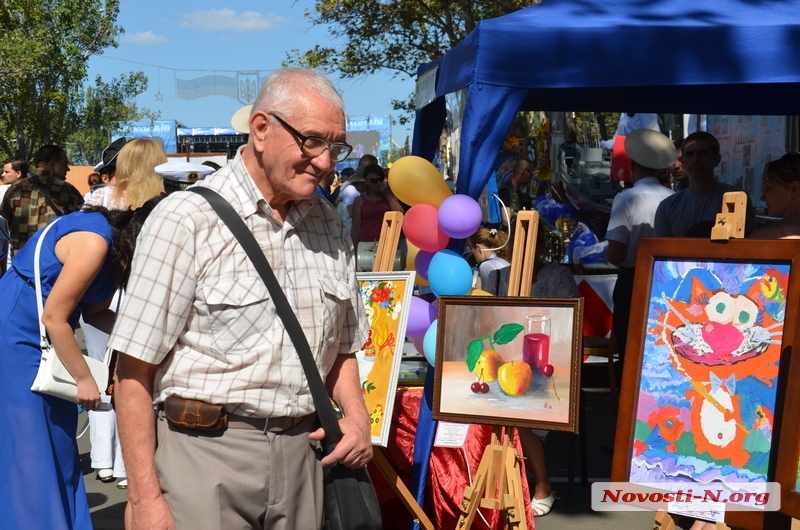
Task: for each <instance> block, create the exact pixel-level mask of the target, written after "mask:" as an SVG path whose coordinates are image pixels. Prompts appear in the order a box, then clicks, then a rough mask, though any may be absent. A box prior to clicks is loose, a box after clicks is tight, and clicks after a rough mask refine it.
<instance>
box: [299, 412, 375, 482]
mask: <svg viewBox="0 0 800 530" xmlns="http://www.w3.org/2000/svg"><path fill="white" fill-rule="evenodd" d="M355 416H359V415H358V414H356V415H355ZM369 426H370V422H369V416H367V415H366V414H364V415H363V417H359V418H354V417H353V415H349V416H345V417H344V418H342V419H341V420H339V428H340V429H341V430H342V435H343V436H342V439H341V441H340V442H339V443H338V444H336V449H334V450H333V452H332V453H331V454H329V455H327V456H326V457H325V458H323V459H322V460H321V461H320V463H321V464H322V465H323V466H330V465H332V464H334V463H336V462H339V463H341V464H344V465H345V466H347V467H350V468H353V469H359V468H362V467H364V466H366V465H367V464H368V463H369V461H370V460H372V437H371V435H370V432H369ZM308 437H309V438H310V439H311V440H319V441H322V440H323V439H324V438H325V431H324V430H323V429H322V428H321V427H320V428H319V429H317V430H316V431H314V432H312V433H311V434H309V435H308Z"/></svg>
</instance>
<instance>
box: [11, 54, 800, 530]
mask: <svg viewBox="0 0 800 530" xmlns="http://www.w3.org/2000/svg"><path fill="white" fill-rule="evenodd" d="M248 124H249V132H250V134H249V137H248V141H247V143H246V144H245V145H244V146H242V147H241V148H240V149H239V151H238V152H237V154H236V157H235V158H234V159H232V160H231V161H230V162H229V163H228V164H227V165H226V166H225V167H223V168H210V167H207V166H196V165H193V164H185V163H173V162H168V161H167V156H166V153H165V152H164V150H163V148H162V147H161V146H160V145H159V144H158V143H156V142H154V141H152V140H150V139H133V140H126V139H124V138H121V139H119V140H116V141H114V142H112V144H111V145H109V146H108V147H107V148H106V150H105V151H104V152H103V156H102V161H101V162H100V163H99V164H98V165H97V166H96V167H95V172H94V173H92V174H91V175H90V176H89V178H88V182H87V183H88V184H89V187H90V192H89V193H88V194H86V196H82V195H81V194H80V192H78V190H77V189H76V188H75V187H74V186H72V185H71V184H69V183H68V182H67V181H66V175H67V172H68V171H69V164H68V159H67V153H66V152H65V151H64V149H62V148H61V147H59V146H56V145H46V146H43V147H41V148H40V149H39V150H38V151H37V152H36V153H35V155H34V157H33V168H34V170H33V171H30V172H29V171H28V165H27V163H26V162H25V161H24V160H20V159H9V160H7V161H6V162H5V164H4V168H3V173H2V178H3V182H4V184H5V185H4V186H3V187H0V197H1V198H2V200H0V215H1V216H2V220H3V221H4V222H0V235H2V236H3V240H4V241H7V242H8V247H9V248H8V254H9V255H10V256H11V259H10V261H8V262H7V261H6V260H5V259H4V260H2V261H3V264H2V265H3V268H4V270H5V267H6V266H8V268H7V270H6V271H5V274H3V275H2V277H0V306H2V307H4V308H13V310H6V311H4V312H3V313H2V314H0V337H2V348H3V352H2V355H0V380H2V381H3V384H2V385H0V402H2V403H3V406H2V407H0V422H3V424H4V425H7V426H11V427H9V428H7V429H6V430H5V431H4V432H3V434H2V435H0V466H2V467H3V468H4V469H6V470H7V471H6V480H4V481H0V513H2V514H4V517H6V518H7V519H6V520H7V521H11V522H10V523H9V524H8V525H7V527H8V528H74V529H84V528H91V527H92V523H91V518H90V515H89V505H88V501H87V497H86V490H85V486H84V482H83V475H82V472H81V465H80V459H79V455H78V448H77V440H76V428H77V418H78V408H76V406H75V405H74V404H73V403H70V402H68V401H65V400H62V399H59V398H56V397H53V396H49V395H46V394H41V393H37V392H33V391H31V390H30V387H31V383H32V381H33V378H34V376H35V374H36V372H37V369H38V366H39V360H40V358H41V349H40V341H39V336H38V335H39V328H38V322H37V320H38V316H37V310H36V300H35V296H36V295H35V290H34V288H33V285H34V283H35V280H36V278H35V272H34V271H35V267H34V265H35V263H34V260H35V259H36V252H35V249H36V248H37V247H40V249H41V250H40V253H41V255H40V256H39V258H38V259H39V262H40V265H41V274H40V278H41V283H42V291H43V295H44V298H45V300H44V309H43V313H42V322H43V323H44V325H45V328H46V330H47V334H48V336H49V338H50V340H51V342H52V344H53V346H54V348H55V351H56V353H57V355H58V357H59V359H60V360H61V361H62V363H63V364H64V366H65V367H66V368H67V370H68V371H69V373H70V374H71V375H72V377H73V378H74V380H75V382H76V384H77V402H78V405H79V406H80V407H82V408H83V409H85V410H87V411H89V415H90V422H91V445H92V449H91V465H92V467H93V468H94V469H95V470H96V473H95V475H96V477H97V478H98V479H99V480H101V481H103V482H117V486H118V487H120V488H127V491H128V499H129V507H128V508H129V509H128V510H127V511H126V525H128V526H129V527H142V528H144V527H147V528H172V527H178V528H190V527H197V528H207V527H208V525H209V521H215V523H214V524H215V525H216V526H218V527H219V528H239V527H247V528H277V529H281V528H286V529H288V528H320V527H321V524H322V520H323V497H322V489H323V479H322V477H323V467H324V466H329V465H331V464H334V463H336V462H338V463H340V464H342V465H345V466H347V467H351V468H361V467H364V466H365V465H366V464H367V463H368V462H369V461H370V460H371V458H372V444H371V437H370V417H369V415H368V414H367V410H366V408H365V406H364V400H363V393H362V389H361V386H360V379H359V374H358V367H357V363H356V359H355V352H357V351H358V350H359V349H360V348H361V347H362V345H363V344H364V343H365V342H366V341H367V338H368V331H369V330H368V320H367V318H366V314H365V310H364V307H363V304H362V302H361V298H360V294H359V291H358V286H357V282H356V250H355V248H356V245H358V244H359V243H369V242H374V241H376V240H377V239H378V237H379V235H380V229H381V225H382V221H383V216H384V214H385V213H386V212H389V211H403V204H401V202H400V201H399V200H398V199H397V197H395V196H394V194H393V193H392V190H391V189H390V188H389V186H388V171H389V170H388V169H386V168H383V167H381V166H380V165H378V160H377V159H375V157H373V156H371V155H365V156H364V157H362V159H361V160H360V161H359V165H358V167H357V168H355V169H348V170H345V171H343V172H342V175H341V178H339V177H337V175H336V173H335V171H334V169H335V166H336V163H337V162H340V161H342V160H344V159H346V158H347V157H348V155H349V154H350V152H351V150H352V147H351V146H349V145H348V144H347V143H346V141H345V138H346V137H345V119H344V104H343V101H342V99H341V96H340V95H339V94H338V93H337V91H336V90H335V89H334V87H333V86H332V85H331V84H330V83H329V82H328V81H327V80H326V79H325V78H324V77H322V76H320V75H318V74H316V73H313V72H310V71H307V70H299V69H285V70H279V71H276V72H275V73H273V74H272V75H271V76H270V77H269V78H268V79H267V80H266V81H265V83H264V85H263V86H262V88H261V91H260V92H259V95H258V97H257V99H256V101H255V103H254V104H253V106H252V109H250V115H249V121H248ZM625 149H626V151H627V153H628V155H629V156H630V158H631V176H632V179H633V182H634V186H633V188H632V189H629V190H625V191H623V192H621V193H619V194H618V195H617V196H616V197H615V199H614V201H613V206H612V212H611V220H610V223H609V227H608V232H607V239H608V241H609V244H608V251H607V259H608V261H609V262H610V263H613V264H615V265H618V266H619V268H620V269H619V279H618V281H617V287H616V288H615V291H614V304H615V311H614V315H615V316H614V330H615V333H616V335H617V338H618V339H620V338H624V337H625V336H627V333H626V331H625V328H626V326H627V320H628V314H629V310H630V304H631V298H632V296H633V281H632V280H633V267H634V266H635V256H636V251H637V248H638V244H639V241H640V240H641V239H642V238H645V237H652V236H660V237H708V236H709V234H710V230H711V227H712V226H713V223H714V218H715V216H716V213H717V212H718V211H719V209H720V205H721V202H722V195H723V194H724V193H725V192H727V191H732V190H733V189H734V188H733V187H731V186H729V185H726V184H722V183H720V182H718V181H717V180H716V179H715V178H714V168H715V167H716V166H717V165H718V164H719V163H720V148H719V143H718V142H717V140H716V138H714V137H713V136H712V135H710V134H708V133H705V132H697V133H693V134H691V135H689V136H688V137H687V138H686V139H685V140H683V142H682V143H679V144H677V145H676V144H674V143H673V142H672V141H670V140H669V139H667V137H666V136H664V135H663V134H661V133H660V132H657V131H654V130H652V129H648V128H640V129H634V130H631V131H626V139H625ZM664 172H667V174H669V175H671V176H672V177H673V179H674V180H675V181H676V182H679V185H675V186H673V187H675V188H680V190H679V191H674V190H673V189H670V188H667V187H664V186H663V185H662V183H661V182H660V181H659V176H661V175H664V174H665V173H664ZM189 175H191V178H190V177H189ZM532 178H533V163H532V162H530V161H528V160H520V161H518V162H517V164H516V166H515V168H514V172H513V175H512V177H511V178H510V179H509V181H508V183H507V185H505V186H504V187H503V188H502V189H500V190H499V194H500V195H501V196H502V197H503V198H504V202H505V204H506V206H507V210H506V211H505V212H503V213H504V215H503V218H504V222H503V223H502V224H501V225H500V226H496V227H486V228H481V229H479V230H478V231H477V232H476V233H475V234H474V235H472V236H471V237H470V238H468V240H467V245H468V246H469V249H470V251H471V254H472V256H473V257H474V260H475V262H476V268H477V272H478V277H479V281H480V284H479V286H480V287H481V288H483V289H485V290H487V291H489V292H491V293H493V294H497V295H504V294H505V292H506V291H507V288H508V277H509V272H510V261H511V258H510V256H511V246H512V245H513V239H511V238H509V237H508V233H507V232H508V226H513V220H514V216H515V214H516V213H517V212H518V211H519V210H520V209H522V208H526V207H528V206H529V205H528V203H527V202H526V200H529V197H528V198H527V199H526V196H525V193H524V192H523V190H524V188H525V186H526V185H527V184H529V183H530V181H531V179H532ZM195 182H196V186H200V187H205V188H208V189H210V190H213V191H215V192H217V193H218V194H219V195H221V196H222V198H223V199H224V200H226V201H227V202H229V203H230V204H231V205H232V206H233V207H234V209H235V210H236V211H237V212H238V213H239V215H240V216H241V217H242V218H243V220H244V222H245V224H246V225H247V227H248V228H249V229H250V231H251V232H252V233H253V235H254V236H255V238H256V240H257V241H258V243H259V246H260V247H261V248H262V250H263V251H264V253H265V256H266V257H267V259H268V260H269V262H270V264H271V266H272V269H273V271H275V274H276V277H277V280H278V282H279V284H280V285H281V287H282V288H283V289H284V290H285V292H286V294H287V298H288V299H289V301H290V304H291V306H292V309H293V310H294V312H295V313H296V315H297V317H298V319H299V321H300V323H301V325H302V327H303V331H304V332H305V334H306V336H307V338H308V342H309V344H310V345H311V346H312V351H313V354H314V358H315V360H316V364H317V368H318V369H319V371H320V373H321V374H322V376H323V379H324V380H325V382H326V386H327V388H328V390H329V392H330V394H331V397H332V398H333V399H334V400H335V401H336V402H337V403H338V405H339V407H340V408H341V409H342V411H343V413H344V417H343V418H342V419H341V421H340V425H341V429H342V432H343V435H344V437H343V439H342V440H341V441H340V442H339V444H338V445H337V446H336V449H335V450H334V451H333V452H332V453H330V454H328V455H327V456H325V457H324V458H321V457H320V454H319V443H320V442H321V441H322V440H323V438H324V434H325V433H324V432H323V431H322V429H321V428H319V427H318V426H317V423H316V421H315V414H314V406H313V401H312V398H311V394H310V389H309V388H308V384H307V383H306V378H305V376H304V372H303V368H302V367H301V365H300V362H299V359H298V357H297V355H296V352H295V350H294V347H293V345H292V343H291V341H289V340H288V338H287V335H286V330H285V327H284V324H283V322H282V320H281V318H280V316H279V314H278V312H277V309H276V306H275V304H274V303H273V302H272V299H271V297H270V296H269V294H268V292H267V289H266V286H265V285H264V283H263V281H262V280H261V278H260V276H259V274H258V272H257V271H256V269H255V267H254V265H253V264H252V263H251V261H250V260H249V259H248V257H247V255H246V254H245V252H244V251H243V249H242V248H241V247H240V246H239V245H235V244H232V239H233V238H232V236H231V231H230V230H229V229H228V228H227V227H226V225H225V223H224V222H222V221H221V220H220V218H219V217H218V215H217V214H216V213H215V211H214V210H213V209H212V208H211V206H210V204H209V203H208V202H207V201H206V200H205V199H204V198H203V197H201V196H200V195H197V194H192V193H171V192H173V191H179V190H183V189H185V188H186V187H187V186H188V185H190V184H192V183H195ZM762 199H763V200H765V202H766V204H767V208H768V213H769V215H771V216H774V217H780V218H781V220H780V221H777V222H775V223H772V224H769V225H765V226H762V227H760V228H758V229H756V228H755V215H754V209H753V206H752V202H751V201H748V204H747V222H746V228H745V231H746V234H747V235H748V236H749V237H754V238H761V239H777V238H798V237H800V217H799V216H800V213H798V211H800V155H798V154H794V155H784V156H783V157H781V158H780V159H777V160H774V161H771V162H770V163H768V164H767V166H766V168H765V170H764V191H763V196H762ZM55 219H58V220H59V222H58V223H54V222H53V221H54V220H55ZM48 225H50V226H52V230H49V231H48V232H47V233H46V234H45V232H44V230H43V229H44V228H45V227H47V226H48ZM546 245H547V243H546V238H545V237H544V232H543V231H540V233H539V238H538V242H537V250H538V252H537V256H536V258H537V259H536V264H535V268H534V271H533V284H532V286H531V290H530V295H531V296H538V297H576V296H580V294H579V292H578V289H577V285H576V283H575V280H574V278H573V277H572V275H571V273H570V271H569V270H568V269H567V268H565V267H562V266H560V265H558V264H552V263H546V262H545V260H544V256H545V252H544V251H545V249H546ZM0 272H3V271H0ZM79 325H80V326H81V327H82V328H83V330H84V336H85V338H86V349H87V351H88V353H89V355H91V356H94V357H95V358H104V356H105V351H106V349H107V348H110V349H111V350H114V351H115V352H117V357H116V364H115V373H114V381H113V394H108V393H107V392H106V389H102V388H98V387H97V384H96V383H95V382H94V380H93V378H92V377H91V375H90V373H89V369H88V366H87V364H86V362H85V360H84V358H83V355H82V353H81V346H80V345H79V343H78V341H77V339H76V338H75V334H74V331H75V329H76V328H77V327H78V326H79ZM618 342H619V344H620V347H621V348H624V340H619V341H618ZM623 352H624V349H621V350H620V353H623ZM623 358H624V357H623ZM112 398H113V407H109V406H107V404H109V403H111V401H112ZM167 403H169V406H167ZM104 404H106V405H104ZM101 409H103V410H101ZM109 409H110V410H109ZM175 410H178V413H177V414H176V413H175ZM207 420H213V421H207ZM545 436H546V432H543V431H530V430H521V431H520V439H521V445H522V447H523V452H524V453H525V456H526V457H527V458H528V462H529V467H530V469H531V470H532V474H533V476H534V481H535V483H534V485H533V487H532V499H531V507H532V509H533V512H534V513H535V514H536V515H537V516H541V515H546V514H547V513H548V512H549V511H550V509H551V508H552V505H553V502H554V500H555V494H554V490H553V486H552V484H551V483H550V480H549V478H548V476H547V468H546V467H547V466H546V456H545V450H544V443H543V441H544V439H545ZM309 441H310V442H311V443H309ZM198 462H203V465H202V466H201V465H198ZM212 469H213V473H211V472H210V470H212ZM198 499H201V500H202V501H200V502H199V501H198ZM42 506H47V507H48V509H41V507H42Z"/></svg>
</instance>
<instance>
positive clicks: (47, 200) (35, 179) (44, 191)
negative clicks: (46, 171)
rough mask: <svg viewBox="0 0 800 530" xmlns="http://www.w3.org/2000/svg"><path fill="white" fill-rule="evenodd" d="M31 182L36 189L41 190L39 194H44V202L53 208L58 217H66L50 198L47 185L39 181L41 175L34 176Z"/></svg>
mask: <svg viewBox="0 0 800 530" xmlns="http://www.w3.org/2000/svg"><path fill="white" fill-rule="evenodd" d="M31 182H32V183H33V185H34V186H36V189H37V190H39V193H41V194H42V197H44V202H45V203H47V205H48V206H49V207H50V208H52V209H53V211H54V212H56V216H58V217H61V216H62V215H64V212H62V211H61V209H60V208H59V207H58V206H56V205H55V203H54V202H53V200H52V199H51V198H50V192H48V191H47V188H45V185H44V184H43V183H41V182H40V181H39V175H35V174H34V175H33V176H32V177H31Z"/></svg>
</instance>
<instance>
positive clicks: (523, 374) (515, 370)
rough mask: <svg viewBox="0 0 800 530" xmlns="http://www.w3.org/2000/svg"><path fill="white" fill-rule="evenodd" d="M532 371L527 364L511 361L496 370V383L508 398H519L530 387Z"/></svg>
mask: <svg viewBox="0 0 800 530" xmlns="http://www.w3.org/2000/svg"><path fill="white" fill-rule="evenodd" d="M531 381H533V370H531V367H530V365H529V364H528V363H525V362H521V361H512V362H510V363H505V364H503V365H502V366H500V368H499V369H498V370H497V382H498V383H500V388H501V389H502V390H503V392H505V393H506V394H508V395H509V396H521V395H522V394H524V393H525V392H527V391H528V389H529V388H530V387H531Z"/></svg>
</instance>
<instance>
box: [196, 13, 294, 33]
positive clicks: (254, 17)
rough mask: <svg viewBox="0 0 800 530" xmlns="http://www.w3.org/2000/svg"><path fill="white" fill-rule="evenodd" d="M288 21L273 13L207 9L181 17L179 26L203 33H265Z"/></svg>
mask: <svg viewBox="0 0 800 530" xmlns="http://www.w3.org/2000/svg"><path fill="white" fill-rule="evenodd" d="M287 22H288V21H287V20H286V19H285V18H283V17H281V16H278V15H275V14H274V13H268V14H266V15H262V14H261V13H256V12H255V11H242V12H241V13H239V12H236V11H234V10H233V9H228V8H225V9H208V10H205V11H203V10H197V11H192V12H191V13H186V14H184V15H183V16H182V17H181V26H184V27H189V28H197V29H201V30H204V31H226V30H234V31H250V32H258V31H267V30H270V29H273V28H275V27H276V26H279V25H282V24H286V23H287Z"/></svg>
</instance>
